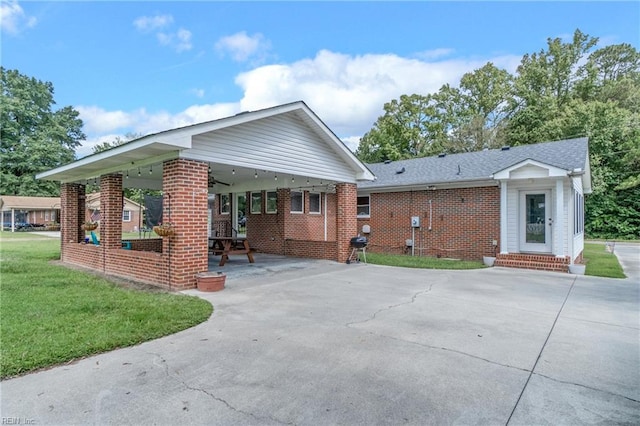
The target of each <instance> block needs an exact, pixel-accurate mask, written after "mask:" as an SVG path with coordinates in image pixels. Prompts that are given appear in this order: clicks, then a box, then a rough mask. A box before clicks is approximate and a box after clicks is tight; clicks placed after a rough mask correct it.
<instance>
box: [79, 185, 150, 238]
mask: <svg viewBox="0 0 640 426" xmlns="http://www.w3.org/2000/svg"><path fill="white" fill-rule="evenodd" d="M86 197H87V198H86V201H85V203H86V204H85V206H86V210H85V220H86V221H92V222H99V221H100V193H99V192H94V193H91V194H87V196H86ZM143 214H144V206H142V205H141V204H138V203H136V202H135V201H132V200H130V199H128V198H126V197H123V208H122V232H137V231H138V230H140V229H142V228H143V227H144V222H143Z"/></svg>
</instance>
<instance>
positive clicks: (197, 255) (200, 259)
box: [162, 158, 208, 290]
mask: <svg viewBox="0 0 640 426" xmlns="http://www.w3.org/2000/svg"><path fill="white" fill-rule="evenodd" d="M207 171H208V165H207V164H206V163H202V162H200V161H194V160H186V159H182V158H178V159H175V160H170V161H166V162H165V163H164V165H163V176H162V190H163V193H164V199H163V206H162V208H163V212H162V222H163V223H164V224H166V223H171V224H172V226H173V228H174V230H175V234H174V235H173V236H170V237H164V238H163V241H162V253H163V254H164V255H165V256H167V257H168V259H169V261H168V268H169V271H168V276H169V283H170V286H171V288H172V289H175V290H182V289H185V288H194V287H195V286H196V277H195V276H196V274H197V273H199V272H206V271H207V270H208V249H207V247H208V240H207V195H208V189H207Z"/></svg>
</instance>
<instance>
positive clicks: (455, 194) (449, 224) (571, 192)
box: [357, 138, 591, 271]
mask: <svg viewBox="0 0 640 426" xmlns="http://www.w3.org/2000/svg"><path fill="white" fill-rule="evenodd" d="M587 142H588V141H587V138H578V139H569V140H561V141H555V142H547V143H539V144H533V145H524V146H516V147H508V146H505V147H503V148H502V149H492V150H484V151H479V152H469V153H462V154H451V155H445V154H441V155H438V156H434V157H426V158H416V159H410V160H403V161H393V162H391V161H386V162H384V163H377V164H369V165H368V167H369V169H370V170H371V171H372V172H373V173H374V174H375V175H376V180H375V181H370V182H362V183H360V184H359V185H358V202H357V204H358V207H357V209H358V229H359V232H360V233H361V234H363V235H364V236H367V237H368V238H369V250H377V251H384V252H411V253H412V254H414V255H429V256H438V257H447V258H461V259H482V258H483V257H489V258H492V257H495V258H496V260H495V264H496V265H498V266H512V267H523V268H531V269H546V270H556V271H567V270H568V269H569V265H572V264H575V263H580V262H581V260H582V251H583V248H584V195H585V194H589V193H590V192H591V172H590V167H589V152H588V143H587Z"/></svg>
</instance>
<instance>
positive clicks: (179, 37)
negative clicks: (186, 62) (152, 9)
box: [133, 15, 193, 53]
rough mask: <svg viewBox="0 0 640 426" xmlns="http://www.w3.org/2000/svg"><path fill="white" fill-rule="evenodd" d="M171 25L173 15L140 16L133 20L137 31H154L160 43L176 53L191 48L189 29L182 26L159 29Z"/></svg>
mask: <svg viewBox="0 0 640 426" xmlns="http://www.w3.org/2000/svg"><path fill="white" fill-rule="evenodd" d="M172 25H173V16H171V15H154V16H141V17H139V18H137V19H136V20H135V21H133V26H134V27H136V29H138V31H140V32H142V33H152V32H155V35H156V38H157V39H158V42H159V43H160V45H162V46H167V47H170V48H172V49H174V50H175V51H176V52H178V53H180V52H184V51H186V50H191V49H192V48H193V44H192V43H191V35H192V34H191V31H189V30H186V29H184V28H180V29H178V31H175V32H173V31H161V30H164V29H168V28H170V27H171V26H172Z"/></svg>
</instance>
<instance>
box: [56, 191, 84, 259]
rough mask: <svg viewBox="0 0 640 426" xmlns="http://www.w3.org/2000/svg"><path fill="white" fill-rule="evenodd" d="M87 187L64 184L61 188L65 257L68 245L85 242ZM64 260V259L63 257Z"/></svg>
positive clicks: (62, 233) (62, 247) (61, 225)
mask: <svg viewBox="0 0 640 426" xmlns="http://www.w3.org/2000/svg"><path fill="white" fill-rule="evenodd" d="M84 216H85V186H84V185H80V184H78V183H63V184H62V185H61V187H60V241H61V249H62V251H63V255H64V245H65V244H66V243H80V242H82V241H84V231H83V230H82V224H83V223H84ZM63 260H64V257H63Z"/></svg>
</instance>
